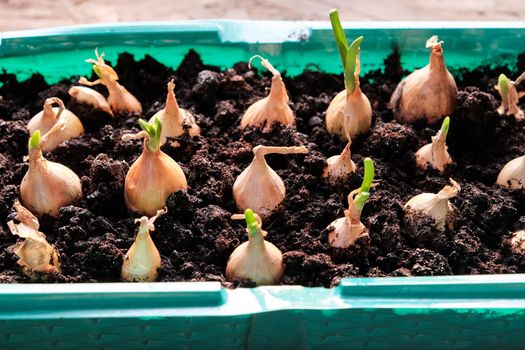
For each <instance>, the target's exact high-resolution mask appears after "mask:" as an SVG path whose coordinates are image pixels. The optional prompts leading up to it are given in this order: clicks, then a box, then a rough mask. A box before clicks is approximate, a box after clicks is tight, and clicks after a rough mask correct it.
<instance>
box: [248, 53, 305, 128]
mask: <svg viewBox="0 0 525 350" xmlns="http://www.w3.org/2000/svg"><path fill="white" fill-rule="evenodd" d="M254 58H260V59H261V64H262V65H263V66H264V67H266V68H267V69H268V70H269V71H270V72H271V73H272V74H273V78H272V87H271V89H270V94H269V95H268V96H266V97H265V98H263V99H262V100H259V101H257V102H255V103H254V104H252V105H251V106H250V107H248V109H247V110H246V112H245V113H244V116H243V117H242V119H241V128H243V129H244V128H246V127H248V126H253V127H257V128H260V127H264V129H263V131H265V132H269V131H271V130H272V128H273V124H274V123H281V124H283V125H294V124H295V117H294V115H293V112H292V109H291V108H290V106H288V94H287V92H286V86H284V82H283V79H282V78H281V73H279V71H278V70H276V69H275V68H274V67H273V66H272V65H271V64H270V62H269V61H268V60H266V59H264V58H262V57H261V56H259V55H255V56H253V57H252V58H251V59H250V62H249V63H248V65H250V64H251V62H252V60H253V59H254Z"/></svg>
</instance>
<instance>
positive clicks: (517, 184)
mask: <svg viewBox="0 0 525 350" xmlns="http://www.w3.org/2000/svg"><path fill="white" fill-rule="evenodd" d="M496 183H497V184H498V185H501V186H503V187H508V188H510V189H513V190H517V189H522V190H523V189H525V156H521V157H518V158H514V159H513V160H511V161H509V162H508V163H507V164H505V166H504V167H503V169H501V171H500V172H499V175H498V178H497V180H496Z"/></svg>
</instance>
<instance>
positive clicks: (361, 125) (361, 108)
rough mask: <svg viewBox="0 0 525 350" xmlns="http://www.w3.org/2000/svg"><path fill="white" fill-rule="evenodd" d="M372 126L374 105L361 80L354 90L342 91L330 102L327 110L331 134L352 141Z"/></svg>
mask: <svg viewBox="0 0 525 350" xmlns="http://www.w3.org/2000/svg"><path fill="white" fill-rule="evenodd" d="M371 126H372V107H371V106H370V101H369V100H368V97H366V95H365V94H363V93H362V92H361V88H360V87H359V80H356V87H355V89H354V92H352V93H348V92H347V90H344V91H341V92H340V93H338V94H337V95H336V96H335V97H334V99H333V100H332V102H330V105H329V106H328V109H327V110H326V128H327V130H328V133H329V134H331V135H337V136H338V137H339V139H340V140H341V141H350V140H352V139H354V138H356V137H357V136H358V135H360V134H364V133H366V132H368V130H370V127H371ZM348 135H349V136H350V138H348Z"/></svg>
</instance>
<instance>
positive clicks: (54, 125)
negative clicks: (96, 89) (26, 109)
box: [27, 97, 84, 152]
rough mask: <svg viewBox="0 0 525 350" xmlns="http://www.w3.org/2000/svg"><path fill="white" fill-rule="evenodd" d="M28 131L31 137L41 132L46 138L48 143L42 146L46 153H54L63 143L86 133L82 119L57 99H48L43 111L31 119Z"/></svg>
mask: <svg viewBox="0 0 525 350" xmlns="http://www.w3.org/2000/svg"><path fill="white" fill-rule="evenodd" d="M55 103H57V104H59V107H52V105H53V104H55ZM27 129H28V130H29V135H33V133H34V132H35V131H36V130H40V132H41V133H42V135H43V136H46V139H47V142H46V143H45V144H44V145H43V146H42V150H43V151H45V152H48V151H52V150H54V149H55V148H56V147H57V146H58V145H59V144H61V143H62V142H64V141H67V140H70V139H72V138H74V137H77V136H80V135H82V134H83V133H84V126H83V125H82V122H81V121H80V119H78V117H77V116H76V115H75V114H74V113H73V112H71V111H70V110H68V109H66V108H65V107H64V103H63V102H62V100H60V99H59V98H56V97H52V98H48V99H46V101H45V103H44V108H43V110H42V111H40V112H38V113H37V114H35V116H33V118H31V120H30V121H29V123H28V124H27Z"/></svg>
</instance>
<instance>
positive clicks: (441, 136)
mask: <svg viewBox="0 0 525 350" xmlns="http://www.w3.org/2000/svg"><path fill="white" fill-rule="evenodd" d="M449 126H450V118H449V117H446V118H445V120H444V121H443V124H442V125H441V129H440V130H439V131H438V132H437V134H436V136H433V137H432V143H429V144H428V145H424V146H423V147H421V148H420V149H419V151H417V152H416V164H417V166H418V167H419V168H420V169H423V170H425V169H426V168H427V167H428V166H431V167H432V168H434V169H436V170H439V171H440V172H441V173H442V172H443V171H445V166H447V165H448V164H450V163H452V158H450V155H449V154H448V151H447V149H448V147H447V144H446V140H447V133H448V129H449Z"/></svg>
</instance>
